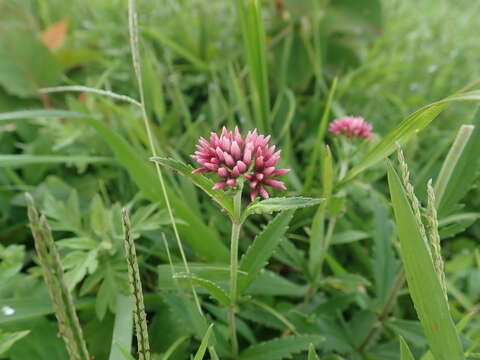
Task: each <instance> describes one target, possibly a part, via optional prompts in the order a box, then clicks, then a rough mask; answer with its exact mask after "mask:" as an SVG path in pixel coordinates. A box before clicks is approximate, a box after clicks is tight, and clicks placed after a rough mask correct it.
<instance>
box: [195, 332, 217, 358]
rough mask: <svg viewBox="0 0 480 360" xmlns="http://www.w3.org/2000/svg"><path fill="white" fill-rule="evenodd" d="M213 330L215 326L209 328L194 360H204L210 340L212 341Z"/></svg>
mask: <svg viewBox="0 0 480 360" xmlns="http://www.w3.org/2000/svg"><path fill="white" fill-rule="evenodd" d="M212 329H213V324H211V325H210V326H209V327H208V329H207V332H206V333H205V336H204V337H203V339H202V342H201V344H200V347H199V348H198V350H197V353H196V354H195V357H194V358H193V360H202V359H203V357H204V356H205V352H206V351H207V346H208V340H209V339H210V335H211V334H212Z"/></svg>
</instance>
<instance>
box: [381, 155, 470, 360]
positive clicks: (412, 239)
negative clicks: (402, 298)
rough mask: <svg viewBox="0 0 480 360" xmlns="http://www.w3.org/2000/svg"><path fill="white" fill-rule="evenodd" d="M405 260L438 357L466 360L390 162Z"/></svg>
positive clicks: (411, 287) (416, 302) (420, 313)
mask: <svg viewBox="0 0 480 360" xmlns="http://www.w3.org/2000/svg"><path fill="white" fill-rule="evenodd" d="M387 166H388V168H387V170H388V184H389V188H390V194H391V198H392V205H393V209H394V212H395V219H396V229H397V234H398V237H399V239H400V245H401V254H402V260H403V264H404V267H405V273H406V277H407V282H408V286H409V290H410V295H411V297H412V300H413V303H414V305H415V309H416V311H417V314H418V317H419V319H420V322H421V323H422V326H423V329H424V331H425V335H426V337H427V339H428V342H429V344H430V348H431V350H432V352H433V354H434V355H435V357H436V358H437V360H463V359H464V357H463V349H462V345H461V343H460V340H459V337H458V334H457V331H456V329H455V325H454V323H453V320H452V317H451V315H450V309H449V306H448V303H447V300H446V298H445V296H444V294H443V290H442V287H441V284H440V281H439V279H438V277H437V274H436V272H435V267H434V265H433V261H432V258H431V256H430V252H429V249H428V247H427V246H428V245H427V244H426V243H425V241H424V239H423V237H422V235H421V233H420V230H419V229H418V227H417V223H416V220H415V215H414V214H413V210H412V208H411V206H410V203H409V201H408V197H407V195H406V193H405V190H404V188H403V185H402V182H401V180H400V178H399V177H398V175H397V173H396V172H395V170H394V169H393V167H392V165H391V164H390V163H387Z"/></svg>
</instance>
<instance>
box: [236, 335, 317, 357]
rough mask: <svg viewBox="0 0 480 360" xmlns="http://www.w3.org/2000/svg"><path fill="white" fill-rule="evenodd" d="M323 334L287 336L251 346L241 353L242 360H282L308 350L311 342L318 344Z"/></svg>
mask: <svg viewBox="0 0 480 360" xmlns="http://www.w3.org/2000/svg"><path fill="white" fill-rule="evenodd" d="M322 341H323V338H322V337H321V336H317V335H301V336H286V337H283V338H280V339H275V340H271V341H267V342H264V343H259V344H256V345H252V346H250V347H249V348H248V349H246V350H245V351H243V352H242V353H241V354H240V360H281V359H287V358H291V356H292V355H293V354H296V353H299V352H301V351H304V350H307V349H308V347H309V346H310V344H314V345H318V344H320V343H321V342H322Z"/></svg>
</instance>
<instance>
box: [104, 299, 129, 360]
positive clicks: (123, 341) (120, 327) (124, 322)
mask: <svg viewBox="0 0 480 360" xmlns="http://www.w3.org/2000/svg"><path fill="white" fill-rule="evenodd" d="M132 334H133V299H132V298H131V297H130V296H126V295H122V294H118V295H117V306H116V313H115V323H114V325H113V334H112V345H111V348H110V356H109V358H108V359H109V360H123V359H124V358H125V356H124V354H123V352H126V353H127V354H130V351H131V348H132ZM122 350H123V351H122Z"/></svg>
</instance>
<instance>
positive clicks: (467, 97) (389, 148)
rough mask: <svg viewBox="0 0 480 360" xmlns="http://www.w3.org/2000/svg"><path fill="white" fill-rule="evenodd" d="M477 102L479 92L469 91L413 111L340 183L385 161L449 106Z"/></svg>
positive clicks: (479, 96)
mask: <svg viewBox="0 0 480 360" xmlns="http://www.w3.org/2000/svg"><path fill="white" fill-rule="evenodd" d="M479 100H480V90H476V91H470V92H467V93H462V94H455V95H452V96H449V97H447V98H445V99H442V100H440V101H437V102H434V103H432V104H429V105H427V106H424V107H423V108H421V109H419V110H417V111H415V112H414V113H413V114H411V115H410V116H409V117H407V118H406V119H405V120H403V121H402V122H401V123H400V124H399V125H398V126H397V127H396V128H395V129H393V130H392V131H391V132H390V133H388V134H387V135H386V136H385V137H384V138H383V139H382V140H381V141H380V142H379V143H378V144H377V145H375V147H374V148H373V149H372V150H371V151H370V152H368V153H367V154H366V155H365V157H364V158H363V159H362V160H361V161H360V163H359V164H358V165H356V166H355V167H353V168H352V169H351V170H350V171H349V173H348V174H347V176H346V178H345V179H344V180H343V181H342V184H345V183H346V182H348V181H350V180H352V179H353V178H355V177H356V176H357V175H358V174H360V173H361V172H363V171H364V170H365V169H367V168H369V167H371V166H373V165H375V164H377V163H378V162H380V161H382V160H383V159H385V158H386V157H387V156H389V155H390V154H391V153H393V152H394V151H395V149H396V147H397V145H396V144H397V143H400V144H404V143H406V142H407V141H409V140H410V139H411V138H412V137H414V136H415V135H416V134H418V133H419V132H420V131H422V130H423V129H425V128H426V127H427V126H428V125H429V124H430V123H431V122H432V121H433V120H435V119H436V118H437V116H438V115H440V113H441V112H442V111H443V110H445V108H446V107H447V106H448V105H449V104H451V103H454V102H459V101H479Z"/></svg>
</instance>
